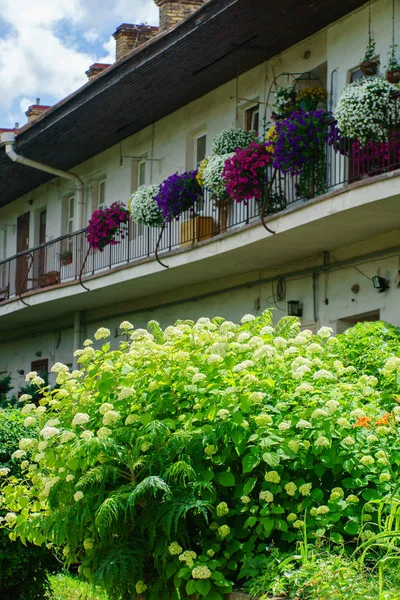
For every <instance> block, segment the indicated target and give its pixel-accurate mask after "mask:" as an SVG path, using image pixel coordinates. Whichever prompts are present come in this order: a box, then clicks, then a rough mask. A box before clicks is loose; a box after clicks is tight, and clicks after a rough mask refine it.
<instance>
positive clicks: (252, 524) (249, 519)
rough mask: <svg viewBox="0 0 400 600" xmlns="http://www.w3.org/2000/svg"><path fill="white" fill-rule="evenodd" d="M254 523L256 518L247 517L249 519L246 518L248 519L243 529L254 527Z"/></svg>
mask: <svg viewBox="0 0 400 600" xmlns="http://www.w3.org/2000/svg"><path fill="white" fill-rule="evenodd" d="M256 523H257V517H249V518H248V519H247V520H246V521H245V523H244V525H243V527H244V528H249V527H254V525H255V524H256Z"/></svg>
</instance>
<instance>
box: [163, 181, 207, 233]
mask: <svg viewBox="0 0 400 600" xmlns="http://www.w3.org/2000/svg"><path fill="white" fill-rule="evenodd" d="M196 177H197V171H186V172H185V173H183V174H182V175H179V173H174V175H171V176H170V177H168V179H166V180H165V181H163V182H162V184H161V185H160V188H159V190H158V194H157V195H156V197H155V201H156V203H157V205H158V208H159V210H160V212H161V214H162V215H163V217H164V219H165V221H166V222H167V223H169V222H171V221H172V220H173V219H178V218H179V216H180V215H181V214H182V213H183V212H185V211H186V210H188V209H190V208H192V207H193V206H194V205H195V203H196V202H197V201H198V200H199V199H200V196H201V187H200V185H199V183H198V181H197V179H196Z"/></svg>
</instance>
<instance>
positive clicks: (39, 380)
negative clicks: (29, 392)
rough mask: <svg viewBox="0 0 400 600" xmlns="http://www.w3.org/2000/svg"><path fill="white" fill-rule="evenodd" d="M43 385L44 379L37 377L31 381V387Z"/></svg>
mask: <svg viewBox="0 0 400 600" xmlns="http://www.w3.org/2000/svg"><path fill="white" fill-rule="evenodd" d="M44 383H45V381H44V379H43V378H42V377H39V376H37V377H34V378H33V379H32V380H31V385H37V386H41V385H44Z"/></svg>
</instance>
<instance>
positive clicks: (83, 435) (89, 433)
mask: <svg viewBox="0 0 400 600" xmlns="http://www.w3.org/2000/svg"><path fill="white" fill-rule="evenodd" d="M93 436H94V433H93V431H90V430H89V429H85V431H82V433H81V435H80V437H81V438H82V439H83V440H90V439H92V437H93Z"/></svg>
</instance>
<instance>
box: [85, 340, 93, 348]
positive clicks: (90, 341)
mask: <svg viewBox="0 0 400 600" xmlns="http://www.w3.org/2000/svg"><path fill="white" fill-rule="evenodd" d="M83 345H84V346H85V347H86V346H92V345H93V341H92V340H89V339H88V340H85V341H84V342H83Z"/></svg>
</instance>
